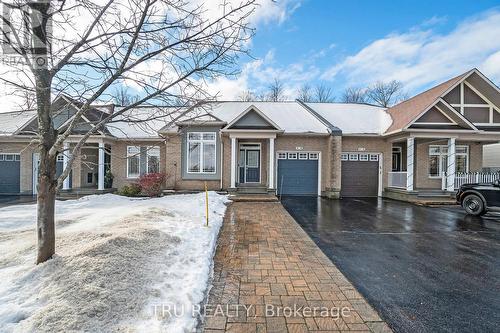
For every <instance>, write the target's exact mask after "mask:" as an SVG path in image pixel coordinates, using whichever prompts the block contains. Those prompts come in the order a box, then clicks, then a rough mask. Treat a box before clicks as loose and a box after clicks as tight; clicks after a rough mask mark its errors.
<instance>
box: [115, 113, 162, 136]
mask: <svg viewBox="0 0 500 333" xmlns="http://www.w3.org/2000/svg"><path fill="white" fill-rule="evenodd" d="M122 109H123V107H116V108H115V113H116V112H120V110H122ZM171 119H172V118H171V114H170V112H169V111H168V109H167V108H158V107H136V108H132V109H130V110H127V111H125V112H124V113H123V114H120V115H118V116H116V117H115V118H114V119H113V121H112V122H110V123H109V124H107V125H106V127H107V129H108V131H109V133H110V134H111V135H113V136H115V137H117V138H149V137H158V131H159V130H160V129H161V128H163V127H164V126H166V125H167V124H168V123H169V122H170V121H171ZM146 120H147V121H146Z"/></svg>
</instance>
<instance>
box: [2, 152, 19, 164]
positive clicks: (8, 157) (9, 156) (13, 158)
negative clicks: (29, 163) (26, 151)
mask: <svg viewBox="0 0 500 333" xmlns="http://www.w3.org/2000/svg"><path fill="white" fill-rule="evenodd" d="M20 160H21V155H19V154H0V161H9V162H14V161H20Z"/></svg>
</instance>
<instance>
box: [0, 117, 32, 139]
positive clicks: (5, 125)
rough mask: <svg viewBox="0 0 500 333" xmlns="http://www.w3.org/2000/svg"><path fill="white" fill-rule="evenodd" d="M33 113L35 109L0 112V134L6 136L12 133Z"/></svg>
mask: <svg viewBox="0 0 500 333" xmlns="http://www.w3.org/2000/svg"><path fill="white" fill-rule="evenodd" d="M35 115H36V111H16V112H4V113H0V136H8V135H12V134H14V133H15V132H16V131H17V130H18V129H20V128H21V127H23V126H24V125H25V124H26V123H27V122H28V121H29V120H30V119H31V118H33V117H34V116H35Z"/></svg>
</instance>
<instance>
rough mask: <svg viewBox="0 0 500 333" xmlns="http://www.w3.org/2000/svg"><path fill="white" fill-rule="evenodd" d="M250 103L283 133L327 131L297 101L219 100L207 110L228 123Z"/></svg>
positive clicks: (325, 127) (325, 132)
mask: <svg viewBox="0 0 500 333" xmlns="http://www.w3.org/2000/svg"><path fill="white" fill-rule="evenodd" d="M252 105H253V106H255V107H256V108H257V109H259V111H261V112H262V113H263V114H265V115H266V116H267V117H268V118H269V119H271V120H272V121H273V122H274V123H276V124H277V125H278V126H279V127H280V128H281V129H282V130H284V131H285V133H321V134H323V133H324V134H327V133H329V132H328V127H327V126H325V125H324V124H323V123H321V121H319V120H318V119H317V118H316V117H315V116H314V115H312V114H311V113H310V112H309V111H307V110H306V108H304V107H303V106H302V105H300V104H299V103H297V102H219V103H217V104H215V105H214V106H213V107H212V109H211V110H210V111H209V112H210V113H211V114H212V115H214V116H215V117H217V118H219V119H221V120H223V121H225V122H227V123H230V122H231V121H232V120H233V119H235V118H236V117H238V115H240V114H241V113H242V112H244V111H245V110H247V109H248V108H249V107H250V106H252Z"/></svg>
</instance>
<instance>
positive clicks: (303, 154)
mask: <svg viewBox="0 0 500 333" xmlns="http://www.w3.org/2000/svg"><path fill="white" fill-rule="evenodd" d="M308 155H309V154H307V153H299V160H307V157H308Z"/></svg>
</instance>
